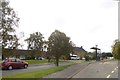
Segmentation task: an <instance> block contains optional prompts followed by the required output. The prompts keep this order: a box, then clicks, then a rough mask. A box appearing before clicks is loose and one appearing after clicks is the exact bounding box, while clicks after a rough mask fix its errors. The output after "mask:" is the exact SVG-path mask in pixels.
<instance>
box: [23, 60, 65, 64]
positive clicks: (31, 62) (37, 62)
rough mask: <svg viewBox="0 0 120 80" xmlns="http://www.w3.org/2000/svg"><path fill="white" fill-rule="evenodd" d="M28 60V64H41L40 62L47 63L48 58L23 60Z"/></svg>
mask: <svg viewBox="0 0 120 80" xmlns="http://www.w3.org/2000/svg"><path fill="white" fill-rule="evenodd" d="M24 61H26V62H28V63H29V64H42V63H48V60H47V59H45V60H24ZM50 62H55V60H53V59H51V60H50ZM60 62H67V60H60Z"/></svg>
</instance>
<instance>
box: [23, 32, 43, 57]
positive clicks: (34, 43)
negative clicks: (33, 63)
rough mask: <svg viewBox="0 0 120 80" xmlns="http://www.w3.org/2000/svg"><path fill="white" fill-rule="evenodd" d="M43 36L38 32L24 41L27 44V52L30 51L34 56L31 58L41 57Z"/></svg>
mask: <svg viewBox="0 0 120 80" xmlns="http://www.w3.org/2000/svg"><path fill="white" fill-rule="evenodd" d="M43 38H44V37H43V36H42V34H41V33H40V32H35V33H33V34H30V37H29V38H27V39H26V40H25V41H26V42H27V43H28V50H32V51H33V53H34V55H31V57H33V56H34V57H37V56H40V55H41V51H42V49H43Z"/></svg>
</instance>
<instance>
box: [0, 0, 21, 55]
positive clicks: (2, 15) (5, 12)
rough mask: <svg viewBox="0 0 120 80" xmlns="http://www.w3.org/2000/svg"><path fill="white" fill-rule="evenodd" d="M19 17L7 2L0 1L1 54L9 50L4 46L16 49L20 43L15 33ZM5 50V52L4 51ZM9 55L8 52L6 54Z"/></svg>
mask: <svg viewBox="0 0 120 80" xmlns="http://www.w3.org/2000/svg"><path fill="white" fill-rule="evenodd" d="M18 22H19V18H18V17H17V14H16V13H15V11H14V9H13V8H11V7H10V6H9V2H7V1H5V0H4V1H3V0H1V1H0V43H2V52H3V55H4V56H6V55H5V54H8V53H9V52H7V51H5V48H10V49H16V48H17V47H18V46H19V45H20V44H19V42H18V40H19V39H18V37H17V36H16V34H15V31H16V28H17V27H18ZM5 52H6V53H5ZM8 55H9V54H8Z"/></svg>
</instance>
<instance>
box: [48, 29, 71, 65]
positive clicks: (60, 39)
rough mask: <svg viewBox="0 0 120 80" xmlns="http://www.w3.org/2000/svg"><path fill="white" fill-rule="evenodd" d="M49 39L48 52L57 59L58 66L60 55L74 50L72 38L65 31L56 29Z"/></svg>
mask: <svg viewBox="0 0 120 80" xmlns="http://www.w3.org/2000/svg"><path fill="white" fill-rule="evenodd" d="M48 40H49V43H48V52H49V53H50V54H51V55H52V56H53V57H54V58H55V59H56V65H57V66H58V65H59V59H60V57H61V56H63V55H64V56H66V55H67V54H69V53H71V52H72V51H73V47H72V44H71V41H70V38H69V37H67V36H66V34H65V33H62V32H60V31H58V30H55V31H54V32H53V33H52V34H51V35H50V37H49V38H48Z"/></svg>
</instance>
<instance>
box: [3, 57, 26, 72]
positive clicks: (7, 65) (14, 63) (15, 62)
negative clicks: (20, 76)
mask: <svg viewBox="0 0 120 80" xmlns="http://www.w3.org/2000/svg"><path fill="white" fill-rule="evenodd" d="M1 66H2V69H8V70H12V69H17V68H27V67H28V62H25V61H22V60H21V59H5V60H3V62H2V63H1Z"/></svg>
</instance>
